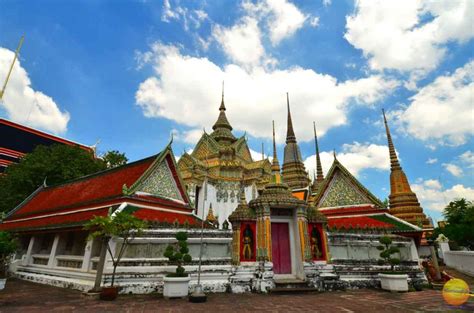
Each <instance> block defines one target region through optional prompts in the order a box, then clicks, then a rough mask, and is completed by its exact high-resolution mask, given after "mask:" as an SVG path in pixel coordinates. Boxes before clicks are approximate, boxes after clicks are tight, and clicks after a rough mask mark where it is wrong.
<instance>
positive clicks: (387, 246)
mask: <svg viewBox="0 0 474 313" xmlns="http://www.w3.org/2000/svg"><path fill="white" fill-rule="evenodd" d="M379 242H380V243H381V244H382V246H377V249H378V250H380V251H382V252H380V257H381V258H382V260H381V261H382V262H381V263H382V264H383V263H385V264H389V265H390V269H391V270H392V271H393V268H394V267H395V265H398V264H400V259H399V258H393V257H392V255H393V254H396V253H400V249H398V248H397V247H395V246H392V238H390V237H388V236H383V237H380V239H379Z"/></svg>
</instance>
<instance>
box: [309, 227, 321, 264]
mask: <svg viewBox="0 0 474 313" xmlns="http://www.w3.org/2000/svg"><path fill="white" fill-rule="evenodd" d="M310 241H311V256H312V258H313V259H320V258H321V257H322V255H323V254H322V245H321V236H320V234H319V231H318V229H317V228H316V227H313V230H312V231H311V238H310Z"/></svg>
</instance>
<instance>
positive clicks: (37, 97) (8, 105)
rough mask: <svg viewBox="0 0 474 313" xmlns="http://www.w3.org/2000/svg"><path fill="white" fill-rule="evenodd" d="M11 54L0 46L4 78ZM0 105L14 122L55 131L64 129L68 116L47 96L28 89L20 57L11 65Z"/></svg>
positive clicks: (29, 82)
mask: <svg viewBox="0 0 474 313" xmlns="http://www.w3.org/2000/svg"><path fill="white" fill-rule="evenodd" d="M13 57H14V52H12V51H10V50H8V49H5V48H1V47H0V77H2V78H4V77H6V75H7V72H8V70H9V68H10V65H11V62H12V60H13ZM2 82H3V81H2ZM0 108H3V109H4V110H5V112H6V113H7V117H8V118H9V119H11V120H13V121H14V122H18V123H21V124H25V125H28V126H31V127H37V128H41V129H44V130H46V131H50V132H52V133H55V134H61V133H64V132H66V130H67V124H68V122H69V119H70V116H69V113H68V112H62V111H61V110H60V109H59V108H58V105H57V104H56V102H54V100H53V99H52V98H51V97H49V96H47V95H45V94H44V93H42V92H41V91H36V90H34V89H33V88H31V81H30V78H29V77H28V73H27V72H26V70H25V69H24V68H23V67H22V66H21V62H20V60H17V61H16V63H15V66H14V67H13V71H12V74H11V76H10V80H9V82H8V85H7V88H6V90H5V94H4V96H3V101H2V102H0Z"/></svg>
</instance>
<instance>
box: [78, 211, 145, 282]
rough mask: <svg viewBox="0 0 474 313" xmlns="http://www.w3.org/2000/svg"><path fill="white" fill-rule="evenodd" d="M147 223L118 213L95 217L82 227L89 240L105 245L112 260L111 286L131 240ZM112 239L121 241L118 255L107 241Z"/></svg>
mask: <svg viewBox="0 0 474 313" xmlns="http://www.w3.org/2000/svg"><path fill="white" fill-rule="evenodd" d="M146 227H147V223H146V222H145V221H143V220H141V219H138V218H136V217H135V216H133V215H132V214H130V213H127V212H124V211H122V212H119V213H117V214H116V215H115V216H95V217H94V218H93V219H92V220H90V221H89V222H87V223H86V224H85V225H84V229H85V230H88V231H90V234H89V238H100V239H101V240H103V242H104V244H106V245H107V251H108V252H109V255H110V257H111V258H112V264H113V272H112V282H111V286H113V285H114V282H115V272H116V270H117V266H118V264H119V262H120V260H121V259H122V257H123V254H124V253H125V250H126V248H127V246H128V244H129V243H130V241H131V240H133V238H134V237H135V236H137V235H140V234H141V233H142V232H143V229H144V228H146ZM112 237H118V238H120V239H122V244H121V246H120V249H119V250H118V253H114V252H113V251H112V249H111V247H110V244H109V241H110V238H112Z"/></svg>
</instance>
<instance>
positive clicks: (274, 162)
mask: <svg viewBox="0 0 474 313" xmlns="http://www.w3.org/2000/svg"><path fill="white" fill-rule="evenodd" d="M272 126H273V160H272V173H274V172H278V175H280V162H278V157H277V150H276V142H275V121H272Z"/></svg>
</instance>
